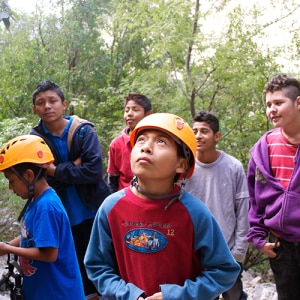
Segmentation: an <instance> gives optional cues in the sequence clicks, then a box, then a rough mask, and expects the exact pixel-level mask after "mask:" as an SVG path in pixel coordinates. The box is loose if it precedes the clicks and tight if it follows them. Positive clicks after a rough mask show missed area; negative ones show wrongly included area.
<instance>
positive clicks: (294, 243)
mask: <svg viewBox="0 0 300 300" xmlns="http://www.w3.org/2000/svg"><path fill="white" fill-rule="evenodd" d="M270 233H271V234H272V235H273V236H275V237H276V238H277V239H278V242H281V243H286V244H292V245H294V246H297V247H298V246H299V245H300V242H288V241H286V240H285V239H283V238H281V237H280V235H279V234H277V233H276V232H274V231H273V230H272V229H270ZM276 243H277V242H276Z"/></svg>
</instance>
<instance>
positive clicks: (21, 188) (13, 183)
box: [4, 169, 28, 199]
mask: <svg viewBox="0 0 300 300" xmlns="http://www.w3.org/2000/svg"><path fill="white" fill-rule="evenodd" d="M4 175H5V177H6V178H7V179H8V188H9V189H10V190H12V191H13V192H14V193H15V194H16V195H18V196H19V197H21V198H22V199H27V198H28V187H27V185H26V184H25V183H24V182H23V181H22V180H21V179H20V178H19V177H18V176H17V175H16V174H15V173H14V172H13V171H11V170H9V169H8V170H6V171H4Z"/></svg>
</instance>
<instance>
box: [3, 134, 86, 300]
mask: <svg viewBox="0 0 300 300" xmlns="http://www.w3.org/2000/svg"><path fill="white" fill-rule="evenodd" d="M53 160H54V158H53V155H52V153H51V151H50V149H49V147H48V146H47V145H46V143H45V142H44V140H43V139H41V138H40V137H37V136H33V135H23V136H19V137H16V138H14V139H12V140H10V141H9V142H7V143H6V144H5V145H4V146H3V147H2V148H1V150H0V171H2V172H4V175H5V177H6V178H7V179H8V181H9V188H10V189H11V190H13V192H14V193H15V194H17V195H18V196H20V197H21V198H22V199H28V201H27V203H26V205H25V207H27V209H26V210H25V211H24V214H23V216H21V217H22V218H21V235H20V236H19V237H17V238H15V239H13V240H12V241H10V242H9V243H0V255H5V254H7V253H12V254H15V255H17V256H19V261H20V266H21V269H22V273H23V295H24V300H40V299H43V300H47V299H49V300H53V299H60V300H65V299H78V300H83V299H84V293H83V286H82V281H81V277H80V271H79V266H78V263H77V259H76V252H75V248H74V242H73V238H72V233H71V228H70V223H69V220H68V216H67V214H66V212H65V209H64V207H63V206H62V204H61V201H60V199H59V197H58V196H57V194H56V193H55V191H54V190H53V189H52V188H50V186H49V185H48V183H47V181H46V178H45V176H46V169H47V167H48V166H49V165H50V164H51V163H52V162H53Z"/></svg>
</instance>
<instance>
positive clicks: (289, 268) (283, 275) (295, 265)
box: [269, 234, 300, 300]
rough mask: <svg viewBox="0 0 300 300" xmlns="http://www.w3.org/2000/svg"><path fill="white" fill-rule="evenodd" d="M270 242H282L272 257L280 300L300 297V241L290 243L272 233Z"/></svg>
mask: <svg viewBox="0 0 300 300" xmlns="http://www.w3.org/2000/svg"><path fill="white" fill-rule="evenodd" d="M269 241H270V243H276V242H277V241H279V242H280V246H279V247H278V248H277V249H276V252H277V256H276V257H275V258H270V266H271V269H272V271H273V274H274V278H275V284H276V290H277V294H278V300H299V299H300V242H298V243H290V242H287V241H284V240H282V239H280V238H279V239H278V238H277V237H275V236H274V235H272V234H270V237H269Z"/></svg>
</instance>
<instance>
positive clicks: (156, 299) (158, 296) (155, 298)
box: [145, 292, 163, 300]
mask: <svg viewBox="0 0 300 300" xmlns="http://www.w3.org/2000/svg"><path fill="white" fill-rule="evenodd" d="M145 300H163V295H162V292H159V293H155V294H153V295H152V296H149V297H147V298H146V299H145Z"/></svg>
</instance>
